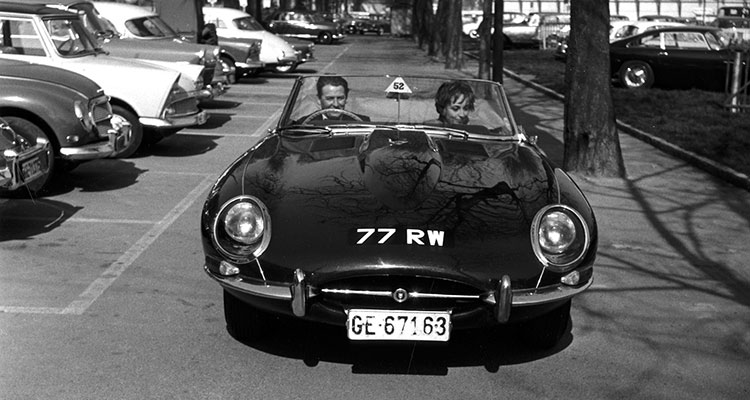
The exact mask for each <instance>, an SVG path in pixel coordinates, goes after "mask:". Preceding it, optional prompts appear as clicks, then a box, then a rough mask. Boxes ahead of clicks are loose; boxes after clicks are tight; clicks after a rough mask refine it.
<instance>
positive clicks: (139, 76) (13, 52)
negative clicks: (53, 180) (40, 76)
mask: <svg viewBox="0 0 750 400" xmlns="http://www.w3.org/2000/svg"><path fill="white" fill-rule="evenodd" d="M0 36H2V37H1V39H2V42H1V43H2V44H3V47H2V48H0V58H5V59H15V60H21V61H27V62H31V63H35V64H45V65H52V66H57V67H61V68H64V69H67V70H70V71H73V72H77V73H80V74H82V75H84V76H86V77H88V78H90V79H91V80H93V81H94V82H96V83H97V85H99V86H100V87H102V88H103V89H104V91H105V92H106V93H107V95H108V96H110V102H111V104H112V112H113V114H114V115H117V116H119V117H120V118H123V119H125V120H126V121H127V122H128V123H130V125H131V132H130V135H129V136H128V138H129V139H130V141H129V142H127V143H125V145H124V146H123V147H122V148H121V149H120V150H119V151H118V153H116V154H115V156H118V157H127V156H130V155H132V154H133V153H135V152H136V151H137V150H138V148H139V147H140V146H141V144H142V143H153V142H155V141H157V140H159V139H161V138H163V137H165V136H168V135H171V134H173V133H175V132H177V131H178V130H179V129H181V128H184V127H187V126H193V125H200V124H203V123H204V122H206V119H207V118H208V116H207V114H206V112H205V111H202V110H200V109H199V108H198V97H197V94H195V91H196V90H198V89H199V88H198V87H192V88H184V87H182V86H180V78H181V74H180V73H179V72H177V71H175V70H172V69H167V68H166V67H161V66H157V65H154V64H152V63H147V62H143V61H138V60H131V59H124V58H119V57H113V56H109V55H107V54H104V53H103V52H102V51H101V49H98V47H97V44H96V39H95V38H94V37H93V36H92V35H91V34H90V33H89V31H88V30H87V29H86V28H84V26H83V22H82V20H81V18H80V17H79V15H78V14H74V13H71V12H68V11H64V10H60V9H58V8H53V7H47V6H44V5H39V4H26V3H24V4H21V3H5V2H0Z"/></svg>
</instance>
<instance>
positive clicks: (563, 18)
mask: <svg viewBox="0 0 750 400" xmlns="http://www.w3.org/2000/svg"><path fill="white" fill-rule="evenodd" d="M566 25H570V14H562V13H548V12H536V13H530V14H529V16H528V18H527V19H526V21H524V22H522V23H520V24H512V25H507V26H503V40H504V46H505V47H506V48H507V47H527V46H540V45H543V46H546V43H545V42H544V40H546V38H547V37H548V36H549V35H550V34H552V33H554V32H557V31H558V30H560V29H561V28H563V27H564V26H566Z"/></svg>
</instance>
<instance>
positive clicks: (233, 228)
mask: <svg viewBox="0 0 750 400" xmlns="http://www.w3.org/2000/svg"><path fill="white" fill-rule="evenodd" d="M213 236H214V244H215V245H216V247H217V248H218V250H219V251H220V252H221V253H222V254H224V255H225V256H227V257H228V258H230V259H231V260H233V261H238V262H249V261H250V260H251V259H252V258H256V257H259V256H260V255H261V254H262V253H263V251H265V249H266V248H267V247H268V243H269V242H270V240H271V219H270V217H269V214H268V210H267V209H266V207H265V205H264V204H263V203H262V202H261V201H260V200H259V199H258V198H256V197H253V196H238V197H235V198H233V199H231V200H229V201H228V202H226V203H225V204H224V205H223V206H222V207H221V209H220V210H219V213H218V214H217V215H216V219H215V220H214V225H213Z"/></svg>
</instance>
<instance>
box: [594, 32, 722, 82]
mask: <svg viewBox="0 0 750 400" xmlns="http://www.w3.org/2000/svg"><path fill="white" fill-rule="evenodd" d="M728 44H729V38H728V37H727V36H726V34H724V33H723V32H722V31H721V29H719V28H713V27H706V26H687V25H686V26H678V27H669V28H662V29H654V30H651V31H647V32H644V33H641V34H638V35H635V36H632V37H629V38H626V39H622V40H618V41H615V42H612V43H611V44H610V56H609V58H610V65H611V72H612V76H613V79H615V80H616V81H618V82H619V83H620V84H621V85H622V86H624V87H626V88H649V87H651V86H654V85H656V86H661V87H674V88H693V87H694V88H700V89H706V90H715V91H721V90H724V88H725V84H726V79H727V71H728V63H729V62H731V61H732V60H733V58H734V51H733V50H731V49H730V48H729V47H728Z"/></svg>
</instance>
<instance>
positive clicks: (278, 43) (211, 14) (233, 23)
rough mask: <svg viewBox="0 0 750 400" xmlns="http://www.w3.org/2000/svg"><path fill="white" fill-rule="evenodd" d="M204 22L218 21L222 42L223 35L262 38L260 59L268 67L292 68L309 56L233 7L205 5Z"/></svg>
mask: <svg viewBox="0 0 750 400" xmlns="http://www.w3.org/2000/svg"><path fill="white" fill-rule="evenodd" d="M203 20H204V22H205V23H207V24H208V23H213V24H215V25H216V34H217V35H218V36H219V42H221V40H222V39H236V38H240V39H260V40H263V44H262V45H261V47H260V61H261V62H262V63H263V67H264V68H265V69H270V70H276V71H277V72H291V71H294V70H295V69H296V68H297V66H298V65H299V64H301V63H303V62H305V61H307V60H306V59H304V58H302V57H300V52H298V51H297V50H295V49H294V47H293V46H292V45H291V44H290V43H289V42H287V41H286V40H284V39H282V38H281V37H279V36H277V35H276V34H273V33H271V32H269V31H267V30H265V29H264V28H263V25H261V24H260V23H259V22H258V21H256V20H255V18H253V16H252V15H250V14H248V13H245V12H242V11H240V10H236V9H233V8H223V7H203Z"/></svg>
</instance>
